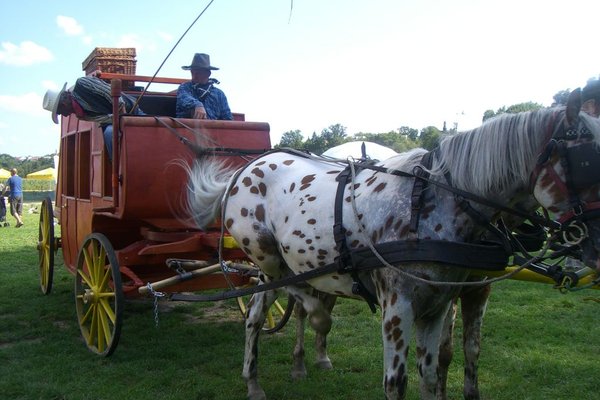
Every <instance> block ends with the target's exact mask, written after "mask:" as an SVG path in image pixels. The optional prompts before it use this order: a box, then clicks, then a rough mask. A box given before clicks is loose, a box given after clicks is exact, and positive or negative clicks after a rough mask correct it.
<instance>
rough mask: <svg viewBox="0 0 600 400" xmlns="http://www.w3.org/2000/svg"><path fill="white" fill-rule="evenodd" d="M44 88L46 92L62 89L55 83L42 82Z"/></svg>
mask: <svg viewBox="0 0 600 400" xmlns="http://www.w3.org/2000/svg"><path fill="white" fill-rule="evenodd" d="M42 87H43V88H44V89H46V90H48V89H49V90H59V89H60V88H61V87H62V86H61V87H59V85H58V84H57V83H56V82H54V81H42Z"/></svg>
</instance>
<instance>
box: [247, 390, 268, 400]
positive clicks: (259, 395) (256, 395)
mask: <svg viewBox="0 0 600 400" xmlns="http://www.w3.org/2000/svg"><path fill="white" fill-rule="evenodd" d="M248 400H267V395H266V394H265V391H264V390H262V389H261V390H257V391H255V392H252V393H250V392H248Z"/></svg>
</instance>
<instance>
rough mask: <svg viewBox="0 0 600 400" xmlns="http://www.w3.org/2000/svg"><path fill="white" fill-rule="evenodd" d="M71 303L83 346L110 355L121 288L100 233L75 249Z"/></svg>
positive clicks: (113, 258)
mask: <svg viewBox="0 0 600 400" xmlns="http://www.w3.org/2000/svg"><path fill="white" fill-rule="evenodd" d="M75 304H76V308H77V320H78V322H79V328H80V330H81V335H82V336H83V339H84V340H85V344H86V346H87V347H88V348H89V349H90V350H91V351H92V352H94V353H96V354H99V355H102V356H109V355H111V354H112V353H113V351H114V350H115V348H116V347H117V344H118V341H119V336H120V333H121V325H122V310H123V292H122V288H121V274H120V271H119V265H118V263H117V259H116V256H115V252H114V250H113V247H112V245H111V244H110V242H109V241H108V239H107V238H106V237H105V236H104V235H102V234H96V233H94V234H91V235H90V236H88V237H87V238H86V239H85V240H84V242H83V244H82V246H81V248H80V250H79V255H78V257H77V273H76V275H75Z"/></svg>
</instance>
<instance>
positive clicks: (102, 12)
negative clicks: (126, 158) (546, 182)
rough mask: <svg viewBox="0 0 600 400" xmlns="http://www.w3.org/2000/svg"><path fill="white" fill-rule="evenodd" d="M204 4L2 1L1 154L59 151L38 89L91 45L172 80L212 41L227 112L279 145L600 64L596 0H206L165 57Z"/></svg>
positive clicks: (73, 70) (482, 107) (70, 76)
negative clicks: (263, 129)
mask: <svg viewBox="0 0 600 400" xmlns="http://www.w3.org/2000/svg"><path fill="white" fill-rule="evenodd" d="M209 2H210V0H202V1H189V0H186V1H183V0H171V1H168V2H167V1H164V0H144V1H129V0H120V1H113V0H104V1H102V2H97V3H90V2H83V1H72V0H61V1H42V0H20V1H2V2H1V4H0V154H2V153H6V154H10V155H12V156H15V157H25V156H42V155H47V154H53V153H55V152H56V151H58V147H59V134H60V133H59V127H58V126H57V125H55V124H54V123H53V122H52V121H51V118H50V113H49V112H47V111H45V110H44V109H43V108H42V99H43V97H44V93H45V92H46V90H48V89H55V90H56V89H59V88H60V87H62V85H63V84H64V83H65V82H68V86H70V85H72V84H73V83H74V82H75V80H76V79H77V78H78V77H80V76H83V74H84V73H83V71H82V65H81V64H82V62H83V60H85V58H86V57H87V56H88V55H89V54H90V52H91V51H92V50H93V49H94V48H95V47H135V48H136V52H137V74H138V75H150V76H152V75H154V74H155V73H156V72H157V70H158V68H159V67H160V65H161V63H163V61H164V65H163V66H162V69H160V71H159V72H158V76H165V77H175V78H189V77H190V74H189V72H188V71H184V70H182V69H181V66H182V65H189V64H190V63H191V60H192V57H193V55H194V53H208V54H209V55H210V57H211V64H212V65H214V66H217V67H219V68H220V70H219V71H215V72H214V73H213V77H214V78H217V79H218V80H219V81H220V82H221V84H220V85H219V86H218V87H219V88H221V89H222V90H223V91H224V92H225V93H226V95H227V98H228V100H229V104H230V107H231V109H232V111H234V112H241V113H244V114H245V115H246V120H247V121H263V122H268V123H269V124H270V127H271V141H272V143H273V144H275V143H278V142H279V140H280V138H281V135H282V134H283V133H284V132H287V131H290V130H300V131H301V132H302V133H303V134H304V137H305V138H307V137H309V136H310V135H312V133H313V132H316V133H317V134H319V133H320V132H321V131H322V130H323V129H326V128H327V127H329V126H331V125H334V124H341V125H342V126H344V127H346V132H347V133H348V134H349V135H352V134H355V133H358V132H369V133H378V132H389V131H392V130H396V129H398V128H400V127H402V126H408V127H411V128H415V129H419V130H420V129H422V128H424V127H427V126H436V127H438V128H440V129H441V128H442V127H443V124H444V122H446V123H447V126H448V127H449V128H451V127H453V126H454V124H455V123H456V124H458V129H459V130H466V129H471V128H474V127H476V126H478V125H480V123H481V119H482V116H483V113H484V112H485V111H486V110H490V109H491V110H497V109H498V108H500V107H503V106H510V105H512V104H517V103H521V102H528V101H533V102H537V103H540V104H542V105H544V106H549V105H551V103H552V97H553V96H554V94H556V93H557V92H559V91H561V90H566V89H574V88H576V87H580V86H583V85H585V83H586V81H587V80H588V79H589V78H592V77H598V75H599V74H600V51H598V39H599V38H600V36H599V32H600V31H599V30H598V22H597V21H598V17H599V16H600V1H596V0H572V1H570V2H565V1H556V0H525V1H524V0H504V1H485V0H452V1H447V0H418V1H417V0H410V1H409V0H352V1H348V0H326V1H323V0H238V1H235V0H214V1H213V3H212V4H211V5H210V6H209V7H208V9H207V10H206V12H205V13H204V14H203V15H202V17H200V19H199V20H198V21H197V22H196V24H195V25H194V26H193V27H192V28H191V29H190V30H189V32H188V33H187V35H185V36H184V37H183V39H182V40H181V42H180V43H179V45H178V46H177V47H175V49H174V50H173V52H172V54H171V55H170V57H168V58H166V57H167V55H168V54H169V52H170V51H171V49H173V46H174V45H175V43H176V42H177V40H179V38H180V37H181V36H182V34H183V33H184V32H185V31H186V29H188V27H189V26H190V24H192V22H193V21H194V19H195V18H196V17H197V16H198V15H199V14H200V12H201V11H202V10H203V9H204V8H205V7H206V6H207V5H208V4H209ZM165 59H166V61H165ZM169 89H175V87H171V88H169ZM150 90H164V88H163V87H161V86H159V85H151V86H150Z"/></svg>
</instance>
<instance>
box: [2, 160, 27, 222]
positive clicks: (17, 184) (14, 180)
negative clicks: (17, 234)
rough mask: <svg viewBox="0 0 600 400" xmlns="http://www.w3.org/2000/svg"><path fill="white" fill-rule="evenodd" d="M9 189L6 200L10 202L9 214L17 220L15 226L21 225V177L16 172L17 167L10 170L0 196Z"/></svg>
mask: <svg viewBox="0 0 600 400" xmlns="http://www.w3.org/2000/svg"><path fill="white" fill-rule="evenodd" d="M7 190H10V195H9V198H8V202H9V203H10V214H11V215H12V216H13V217H15V219H16V220H17V225H15V228H20V227H22V226H23V219H22V217H21V215H23V179H21V177H20V176H19V175H18V174H17V169H16V168H12V169H11V170H10V178H8V180H7V181H6V187H5V188H4V190H3V191H2V196H4V195H5V194H6V191H7Z"/></svg>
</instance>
